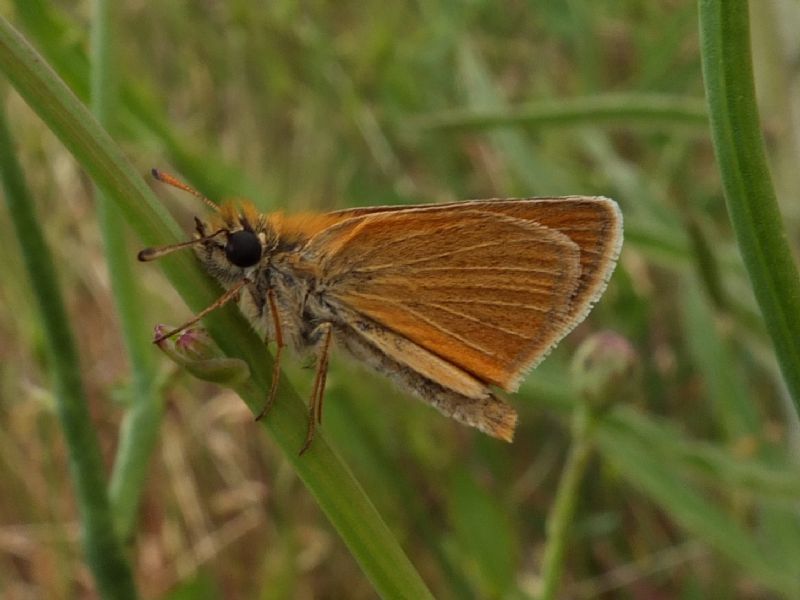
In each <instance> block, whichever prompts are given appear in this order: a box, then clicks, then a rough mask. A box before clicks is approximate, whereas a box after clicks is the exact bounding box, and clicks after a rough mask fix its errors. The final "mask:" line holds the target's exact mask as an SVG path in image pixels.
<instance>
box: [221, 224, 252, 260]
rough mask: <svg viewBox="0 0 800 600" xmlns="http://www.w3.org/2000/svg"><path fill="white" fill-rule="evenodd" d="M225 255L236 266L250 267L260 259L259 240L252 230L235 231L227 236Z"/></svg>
mask: <svg viewBox="0 0 800 600" xmlns="http://www.w3.org/2000/svg"><path fill="white" fill-rule="evenodd" d="M225 256H227V257H228V260H229V261H231V262H232V263H233V264H234V265H236V266H237V267H252V266H253V265H254V264H256V263H257V262H258V261H260V260H261V240H259V239H258V236H257V235H256V234H255V233H253V232H252V231H247V230H246V229H242V230H241V231H236V232H234V233H232V234H230V235H229V236H228V243H227V244H225Z"/></svg>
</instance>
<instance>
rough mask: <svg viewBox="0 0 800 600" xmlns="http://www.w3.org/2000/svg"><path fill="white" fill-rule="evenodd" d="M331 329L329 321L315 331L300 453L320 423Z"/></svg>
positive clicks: (308, 443) (308, 445)
mask: <svg viewBox="0 0 800 600" xmlns="http://www.w3.org/2000/svg"><path fill="white" fill-rule="evenodd" d="M331 330H332V326H331V324H330V323H323V324H322V325H320V326H319V327H318V328H317V332H318V334H319V335H320V341H319V346H318V348H319V349H318V354H317V374H316V376H315V377H314V387H313V389H312V392H311V401H310V403H309V407H308V431H307V432H306V441H305V443H304V444H303V447H302V448H301V449H300V454H301V455H302V454H303V453H304V452H305V451H306V450H308V449H309V447H310V446H311V441H312V440H313V439H314V434H315V433H316V431H317V424H319V423H322V400H323V399H324V397H325V382H326V380H327V378H328V357H329V356H330V348H331Z"/></svg>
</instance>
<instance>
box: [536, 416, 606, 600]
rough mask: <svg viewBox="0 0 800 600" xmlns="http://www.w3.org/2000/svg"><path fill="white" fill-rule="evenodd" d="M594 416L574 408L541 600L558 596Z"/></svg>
mask: <svg viewBox="0 0 800 600" xmlns="http://www.w3.org/2000/svg"><path fill="white" fill-rule="evenodd" d="M593 420H594V416H593V413H592V410H591V408H590V407H589V405H588V403H586V402H580V403H579V404H578V405H577V406H576V407H575V414H574V415H573V422H572V436H573V439H572V446H571V448H570V451H569V456H568V457H567V462H566V464H565V465H564V470H563V471H562V473H561V481H559V483H558V491H557V492H556V498H555V501H554V502H553V507H552V508H551V510H550V515H549V516H548V518H547V545H546V546H545V552H544V558H543V559H542V593H541V596H540V598H541V600H552V599H553V598H555V597H556V595H557V592H558V585H559V583H560V582H561V573H562V571H563V570H564V556H565V554H566V550H567V543H568V542H569V537H570V528H571V524H572V520H573V518H574V516H575V508H576V506H577V503H578V494H579V491H580V485H581V480H582V479H583V474H584V473H585V472H586V467H587V466H588V465H589V459H590V458H591V456H592V449H593V444H592V441H591V435H590V430H591V427H592V422H593Z"/></svg>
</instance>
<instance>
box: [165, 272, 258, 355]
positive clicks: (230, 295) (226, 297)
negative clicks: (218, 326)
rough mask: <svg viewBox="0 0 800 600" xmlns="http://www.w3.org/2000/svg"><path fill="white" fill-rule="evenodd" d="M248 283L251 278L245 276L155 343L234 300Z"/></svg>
mask: <svg viewBox="0 0 800 600" xmlns="http://www.w3.org/2000/svg"><path fill="white" fill-rule="evenodd" d="M248 283H250V280H249V279H247V278H246V277H245V278H244V279H242V280H241V281H239V282H238V283H237V284H236V285H234V286H233V287H232V288H230V289H229V290H228V291H226V292H225V293H224V294H222V296H220V297H219V298H217V299H216V300H215V301H214V303H213V304H211V305H209V306H207V307H206V308H204V309H203V310H201V311H200V312H199V313H197V314H196V315H195V316H193V317H192V318H191V319H189V320H188V321H186V323H184V324H183V325H181V326H180V327H176V328H175V329H173V330H171V331H168V332H167V333H162V334H161V335H159V336H158V337H157V338H156V339H154V340H153V343H155V344H157V343H159V342H163V341H164V340H165V339H167V338H169V337H172V336H173V335H175V334H176V333H180V332H181V331H183V330H184V329H187V328H188V327H191V326H192V325H194V324H195V323H197V322H198V321H199V320H200V319H202V318H203V317H205V316H206V315H207V314H208V313H210V312H212V311H215V310H217V309H218V308H219V307H221V306H223V305H225V304H227V303H228V302H230V301H231V300H233V299H234V298H235V297H236V296H237V295H238V294H239V290H241V289H242V288H243V287H244V286H245V285H247V284H248Z"/></svg>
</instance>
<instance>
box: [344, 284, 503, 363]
mask: <svg viewBox="0 0 800 600" xmlns="http://www.w3.org/2000/svg"><path fill="white" fill-rule="evenodd" d="M349 295H351V296H360V297H362V298H368V299H371V300H380V301H381V302H386V303H388V304H393V305H394V306H397V307H399V308H402V309H403V310H405V311H406V312H409V313H411V314H412V315H414V316H415V317H417V318H418V319H420V320H421V321H424V322H425V323H427V324H428V325H430V326H431V327H433V328H434V329H438V330H439V331H441V332H442V333H444V334H445V335H448V336H450V337H452V338H454V339H456V340H458V341H459V342H461V343H462V344H465V345H467V346H469V347H470V348H472V349H473V350H475V351H477V352H480V353H481V354H484V355H486V356H492V357H493V356H494V353H493V352H489V351H488V350H486V348H484V347H483V346H479V345H478V344H475V343H474V342H471V341H469V340H468V339H466V338H464V337H463V336H460V335H458V334H457V333H455V332H453V331H450V330H449V329H445V328H444V327H442V326H441V325H440V324H439V323H436V322H435V321H431V320H430V319H429V318H427V317H425V316H424V315H422V314H420V313H419V311H416V310H414V309H413V308H412V307H410V306H408V305H407V304H403V303H402V302H398V301H397V300H392V299H390V298H386V297H385V296H376V295H375V294H365V293H363V292H356V291H353V292H350V293H349ZM387 326H388V327H389V328H391V324H387ZM411 341H412V342H413V340H411Z"/></svg>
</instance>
